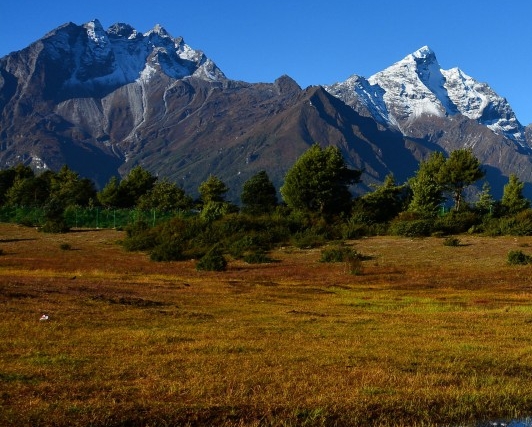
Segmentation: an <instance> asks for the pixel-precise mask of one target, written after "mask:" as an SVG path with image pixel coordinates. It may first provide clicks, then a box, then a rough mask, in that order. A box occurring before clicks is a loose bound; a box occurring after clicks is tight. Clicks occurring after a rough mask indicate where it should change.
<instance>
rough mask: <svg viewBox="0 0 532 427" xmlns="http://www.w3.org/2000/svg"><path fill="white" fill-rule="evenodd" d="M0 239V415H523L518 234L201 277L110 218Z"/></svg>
mask: <svg viewBox="0 0 532 427" xmlns="http://www.w3.org/2000/svg"><path fill="white" fill-rule="evenodd" d="M232 221H236V218H234V219H233V220H232ZM232 221H231V226H232V225H233V224H234V223H233V222H232ZM212 225H213V224H211V226H212ZM227 226H229V224H228V225H227ZM139 227H141V226H140V225H139ZM174 227H177V225H174ZM0 235H1V236H2V240H1V242H0V245H1V248H2V250H3V252H4V255H3V256H2V269H0V276H1V278H0V303H1V304H2V308H3V312H4V316H2V317H1V318H0V349H1V350H0V366H1V368H0V385H1V389H2V393H1V394H0V407H1V410H0V424H1V425H3V426H6V427H11V426H20V425H32V426H45V425H46V426H47V425H54V426H57V427H62V426H74V427H76V426H87V425H92V426H96V427H99V426H117V425H122V426H125V425H128V426H146V425H191V426H192V425H219V426H226V427H228V426H262V425H265V426H274V425H285V426H288V425H291V426H315V425H335V426H351V425H364V426H414V425H418V426H420V425H424V426H437V425H464V426H473V425H478V423H479V422H480V421H484V420H503V419H510V418H515V417H525V416H527V415H530V413H532V403H531V401H530V393H529V384H530V380H531V377H532V357H531V356H530V352H529V351H528V347H527V346H528V343H529V340H530V339H529V336H530V315H531V312H532V306H531V304H530V296H529V288H530V283H529V282H530V277H532V276H531V275H530V271H529V269H530V268H531V267H530V265H523V266H519V267H516V266H511V265H508V263H507V254H508V253H509V252H510V251H518V250H521V249H523V248H524V247H526V246H527V245H532V240H531V239H532V237H504V236H503V237H496V238H490V239H489V240H488V239H486V238H484V237H481V236H476V235H464V236H462V237H461V238H462V240H463V241H464V245H462V246H461V247H460V250H459V253H457V252H456V251H454V250H449V249H448V248H446V247H445V246H443V245H442V243H441V242H442V240H441V239H440V238H435V237H428V238H425V239H416V240H410V239H400V238H396V237H387V236H379V237H371V238H368V239H361V240H356V241H351V242H346V244H345V247H346V248H352V249H353V250H356V252H357V253H363V254H367V255H368V257H364V259H363V260H361V261H360V266H361V267H362V270H361V271H359V273H358V274H351V270H350V266H349V265H347V264H345V263H325V262H320V258H321V256H322V251H315V250H299V249H296V248H293V247H285V248H278V249H274V250H273V251H272V252H271V256H272V257H273V258H274V259H275V260H276V262H275V263H271V264H267V265H263V264H248V263H246V262H245V261H243V260H240V259H233V258H231V259H229V260H228V263H227V265H226V271H224V272H223V273H218V272H210V271H198V270H196V262H197V261H195V260H190V259H189V260H186V261H180V262H166V263H153V262H151V261H150V259H149V257H147V256H146V255H145V254H144V253H142V252H126V251H124V250H123V249H122V248H121V247H120V246H119V245H117V244H116V242H117V241H119V240H123V239H125V238H126V235H127V232H126V231H117V230H94V231H85V230H84V231H71V232H70V233H68V234H65V235H61V242H62V243H68V244H70V245H71V246H72V247H74V248H76V250H70V251H65V250H62V249H61V248H60V246H59V244H58V240H57V237H56V236H55V235H51V234H44V233H38V232H37V231H36V230H35V229H33V228H25V227H20V226H16V225H10V224H0ZM334 247H335V246H334V245H333V246H331V248H334ZM486 248H489V250H487V249H486ZM43 314H46V315H47V316H48V320H43V321H40V320H39V319H40V318H41V316H42V315H43Z"/></svg>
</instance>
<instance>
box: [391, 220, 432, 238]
mask: <svg viewBox="0 0 532 427" xmlns="http://www.w3.org/2000/svg"><path fill="white" fill-rule="evenodd" d="M433 230H434V221H433V220H431V219H416V220H412V221H402V220H396V221H393V222H392V224H391V225H390V229H389V231H390V234H392V235H395V236H404V237H424V236H430V235H431V233H432V231H433Z"/></svg>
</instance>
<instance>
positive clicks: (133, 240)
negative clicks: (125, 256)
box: [122, 230, 157, 252]
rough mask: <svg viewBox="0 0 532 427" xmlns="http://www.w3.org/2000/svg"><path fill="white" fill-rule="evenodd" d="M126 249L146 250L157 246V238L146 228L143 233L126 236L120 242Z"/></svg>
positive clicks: (131, 250) (132, 250)
mask: <svg viewBox="0 0 532 427" xmlns="http://www.w3.org/2000/svg"><path fill="white" fill-rule="evenodd" d="M122 246H124V248H125V250H126V251H130V252H134V251H148V250H150V249H153V248H154V247H155V246H157V239H156V236H155V234H154V233H153V232H152V231H151V230H146V231H145V232H143V233H139V234H135V235H134V236H131V237H127V238H126V239H124V241H123V242H122Z"/></svg>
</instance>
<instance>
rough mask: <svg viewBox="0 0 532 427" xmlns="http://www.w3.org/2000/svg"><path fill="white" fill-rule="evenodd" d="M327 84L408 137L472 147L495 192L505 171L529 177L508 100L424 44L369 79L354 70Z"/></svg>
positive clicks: (523, 139) (446, 146)
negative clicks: (440, 59) (447, 63)
mask: <svg viewBox="0 0 532 427" xmlns="http://www.w3.org/2000/svg"><path fill="white" fill-rule="evenodd" d="M326 89H327V91H329V92H330V93H331V94H333V95H334V96H336V97H338V98H339V99H342V100H343V101H344V102H346V103H347V104H348V105H350V106H351V107H352V108H354V109H355V110H356V111H358V112H360V113H361V114H363V115H365V116H368V117H372V118H374V119H375V120H376V121H377V122H378V123H380V124H381V125H382V126H384V127H390V128H393V129H397V130H399V131H400V132H401V133H402V134H403V135H404V136H405V138H407V139H414V140H417V141H425V142H426V143H430V144H434V145H435V147H437V149H440V150H443V151H445V152H450V151H452V150H456V149H458V148H464V147H468V148H471V149H472V150H473V152H474V154H475V155H476V156H477V157H478V158H479V159H480V160H481V162H482V163H484V164H485V166H486V169H487V171H488V177H489V178H490V180H491V181H493V185H494V187H495V190H496V192H497V193H499V194H500V192H501V191H502V186H503V185H504V183H505V182H506V181H507V176H508V175H509V174H510V173H516V174H517V175H518V176H519V177H520V179H522V180H524V181H526V182H531V180H532V173H531V169H532V168H531V161H530V155H531V154H532V148H531V147H530V145H529V143H528V141H527V136H526V129H525V127H524V126H522V125H521V123H519V121H518V120H517V118H516V116H515V114H514V112H513V110H512V108H511V106H510V105H509V104H508V102H507V101H506V100H505V99H504V98H502V97H500V96H499V95H497V94H496V93H495V92H494V91H493V90H492V89H491V88H490V87H489V86H488V85H487V84H485V83H479V82H477V81H476V80H474V79H473V78H471V77H469V76H468V75H466V74H465V73H464V72H463V71H461V70H460V69H458V68H453V69H450V70H444V69H442V68H441V66H440V65H439V63H438V61H437V59H436V55H435V53H434V52H433V51H432V50H431V49H430V48H428V47H427V46H425V47H423V48H421V49H419V50H417V51H416V52H414V53H412V54H410V55H408V56H406V57H405V58H404V59H402V60H401V61H398V62H396V63H395V64H393V65H391V66H390V67H388V68H386V69H385V70H383V71H381V72H378V73H376V74H375V75H373V76H371V77H369V78H368V79H366V78H364V77H360V76H357V75H353V76H351V77H350V78H349V79H347V80H346V81H344V82H339V83H336V84H334V85H331V86H328V87H326Z"/></svg>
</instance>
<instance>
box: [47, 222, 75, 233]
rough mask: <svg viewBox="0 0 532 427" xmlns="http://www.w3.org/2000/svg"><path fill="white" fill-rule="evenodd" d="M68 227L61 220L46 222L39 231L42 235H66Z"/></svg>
mask: <svg viewBox="0 0 532 427" xmlns="http://www.w3.org/2000/svg"><path fill="white" fill-rule="evenodd" d="M69 230H70V227H69V226H68V225H67V223H66V221H65V220H63V219H57V220H48V221H46V222H45V223H44V224H43V226H42V227H41V231H43V232H44V233H67V232H68V231H69Z"/></svg>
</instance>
